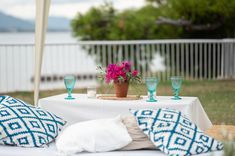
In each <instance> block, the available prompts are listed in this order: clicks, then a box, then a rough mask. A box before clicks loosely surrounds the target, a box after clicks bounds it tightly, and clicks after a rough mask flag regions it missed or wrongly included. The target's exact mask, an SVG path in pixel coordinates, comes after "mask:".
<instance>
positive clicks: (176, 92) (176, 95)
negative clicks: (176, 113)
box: [175, 89, 179, 98]
mask: <svg viewBox="0 0 235 156" xmlns="http://www.w3.org/2000/svg"><path fill="white" fill-rule="evenodd" d="M175 97H177V98H178V97H179V90H178V89H175Z"/></svg>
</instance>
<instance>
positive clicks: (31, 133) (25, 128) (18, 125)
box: [0, 96, 66, 147]
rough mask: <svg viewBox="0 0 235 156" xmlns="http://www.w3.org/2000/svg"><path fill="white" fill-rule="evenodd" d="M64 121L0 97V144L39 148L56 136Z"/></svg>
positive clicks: (45, 112)
mask: <svg viewBox="0 0 235 156" xmlns="http://www.w3.org/2000/svg"><path fill="white" fill-rule="evenodd" d="M65 123H66V121H64V120H63V119H61V118H60V117H58V116H56V115H54V114H52V113H50V112H47V111H44V110H42V109H41V108H38V107H34V106H32V105H29V104H27V103H25V102H23V101H21V100H18V99H15V98H12V97H10V96H0V144H4V145H12V146H22V147H41V146H43V145H46V144H48V143H50V142H52V141H53V140H55V138H56V137H57V136H58V133H59V132H60V131H61V129H62V127H63V126H64V125H65Z"/></svg>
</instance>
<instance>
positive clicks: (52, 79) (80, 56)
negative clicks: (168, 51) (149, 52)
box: [0, 32, 164, 93]
mask: <svg viewBox="0 0 235 156" xmlns="http://www.w3.org/2000/svg"><path fill="white" fill-rule="evenodd" d="M34 37H35V36H34V33H0V73H1V76H0V93H5V92H14V91H31V90H33V88H34V86H33V85H34V83H33V78H34V64H35V60H34V58H35V57H34ZM77 41H78V39H76V38H74V37H73V36H72V34H71V33H70V32H48V33H47V34H46V44H49V45H47V46H46V47H45V49H44V55H43V62H42V74H41V76H42V77H41V79H42V81H41V90H49V89H61V88H64V83H63V76H64V75H68V74H73V75H76V76H77V77H78V80H77V83H76V87H78V88H84V87H87V86H89V85H95V84H96V79H95V75H96V72H97V71H96V67H97V65H99V62H96V58H95V57H94V56H92V55H88V53H87V51H85V50H84V49H83V48H82V47H81V46H80V45H78V44H76V42H77ZM115 58H117V56H115ZM133 58H134V59H136V56H133ZM163 62H164V59H163V58H161V56H160V55H159V54H156V55H155V56H154V59H153V60H152V61H151V62H149V63H150V64H151V66H150V69H151V71H153V72H156V71H159V70H164V65H163Z"/></svg>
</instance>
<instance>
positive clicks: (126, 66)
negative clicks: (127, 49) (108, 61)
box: [121, 61, 131, 72]
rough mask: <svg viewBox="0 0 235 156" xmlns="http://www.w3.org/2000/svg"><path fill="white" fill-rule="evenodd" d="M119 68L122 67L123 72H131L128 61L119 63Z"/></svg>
mask: <svg viewBox="0 0 235 156" xmlns="http://www.w3.org/2000/svg"><path fill="white" fill-rule="evenodd" d="M121 67H123V69H124V70H125V71H127V72H129V71H130V70H131V63H130V62H129V61H123V62H122V63H121Z"/></svg>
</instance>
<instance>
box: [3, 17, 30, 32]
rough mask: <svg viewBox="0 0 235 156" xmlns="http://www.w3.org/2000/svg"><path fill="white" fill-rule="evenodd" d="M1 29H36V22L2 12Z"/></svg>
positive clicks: (10, 30) (7, 30)
mask: <svg viewBox="0 0 235 156" xmlns="http://www.w3.org/2000/svg"><path fill="white" fill-rule="evenodd" d="M0 31H1V32H16V31H34V24H33V23H31V22H30V21H26V20H22V19H19V18H16V17H13V16H10V15H7V14H4V13H2V12H0Z"/></svg>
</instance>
